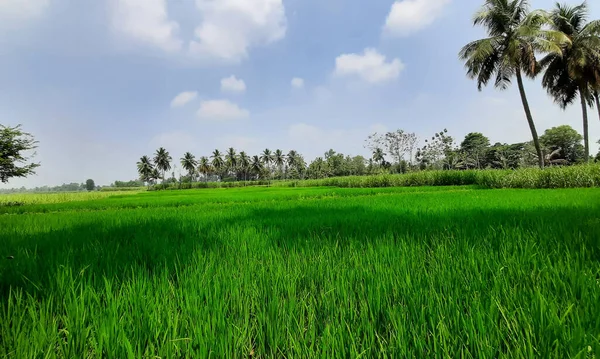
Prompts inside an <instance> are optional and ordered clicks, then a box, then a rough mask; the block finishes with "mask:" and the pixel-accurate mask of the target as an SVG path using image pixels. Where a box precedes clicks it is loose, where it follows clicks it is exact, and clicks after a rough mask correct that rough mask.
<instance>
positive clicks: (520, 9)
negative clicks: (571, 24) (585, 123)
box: [459, 0, 568, 168]
mask: <svg viewBox="0 0 600 359" xmlns="http://www.w3.org/2000/svg"><path fill="white" fill-rule="evenodd" d="M548 22H549V19H548V17H547V16H546V13H544V12H540V11H535V12H533V13H529V3H528V1H527V0H485V3H484V5H483V7H482V8H481V10H479V12H477V13H476V14H475V18H474V25H482V26H484V27H485V28H486V31H487V33H488V36H489V37H487V38H484V39H481V40H476V41H473V42H471V43H469V44H467V45H466V46H464V47H463V48H462V50H461V51H460V53H459V57H460V59H461V60H463V61H465V67H466V69H467V76H469V78H471V79H475V80H476V81H477V87H478V89H479V90H480V91H481V89H482V87H483V86H485V85H487V84H488V82H489V81H490V80H491V79H492V78H494V86H495V87H496V88H497V89H500V90H505V89H507V88H508V86H509V85H510V83H511V79H512V78H513V77H516V78H517V85H518V87H519V93H520V95H521V102H522V103H523V109H524V110H525V117H526V118H527V123H528V125H529V129H530V131H531V136H532V137H533V143H534V145H535V149H536V152H537V156H538V163H539V166H540V167H541V168H543V167H544V156H543V153H542V148H541V146H540V141H539V139H538V134H537V130H536V128H535V123H534V121H533V116H532V115H531V109H530V108H529V102H528V101H527V96H526V94H525V87H524V85H523V74H525V75H526V76H529V77H532V78H533V77H534V76H535V75H536V74H537V72H538V71H539V67H538V64H537V61H536V58H535V53H536V52H543V53H549V54H553V53H555V54H562V48H561V45H562V44H563V43H565V42H568V39H566V38H565V37H564V35H563V34H561V33H559V32H557V31H553V30H548V29H545V28H543V25H544V24H546V23H548Z"/></svg>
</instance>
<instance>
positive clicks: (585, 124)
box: [579, 85, 590, 162]
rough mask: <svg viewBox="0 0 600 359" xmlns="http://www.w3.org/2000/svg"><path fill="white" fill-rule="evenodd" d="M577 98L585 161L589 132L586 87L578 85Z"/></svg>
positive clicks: (588, 144)
mask: <svg viewBox="0 0 600 359" xmlns="http://www.w3.org/2000/svg"><path fill="white" fill-rule="evenodd" d="M579 98H580V99H581V112H582V113H583V146H584V147H585V162H590V134H589V126H588V111H587V107H588V104H587V101H586V100H587V87H586V86H585V85H580V86H579Z"/></svg>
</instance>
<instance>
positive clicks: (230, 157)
mask: <svg viewBox="0 0 600 359" xmlns="http://www.w3.org/2000/svg"><path fill="white" fill-rule="evenodd" d="M225 163H226V165H227V168H228V169H229V171H231V173H232V174H234V175H235V168H236V166H237V153H236V152H235V149H234V148H233V147H229V150H227V154H225Z"/></svg>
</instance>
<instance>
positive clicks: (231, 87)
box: [221, 75, 246, 93]
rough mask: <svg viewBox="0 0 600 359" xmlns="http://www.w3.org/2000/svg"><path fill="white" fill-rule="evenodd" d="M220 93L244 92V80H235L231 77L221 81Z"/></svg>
mask: <svg viewBox="0 0 600 359" xmlns="http://www.w3.org/2000/svg"><path fill="white" fill-rule="evenodd" d="M221 91H223V92H230V93H240V92H244V91H246V83H245V82H244V80H241V79H237V78H236V77H235V76H233V75H231V76H229V77H226V78H224V79H221Z"/></svg>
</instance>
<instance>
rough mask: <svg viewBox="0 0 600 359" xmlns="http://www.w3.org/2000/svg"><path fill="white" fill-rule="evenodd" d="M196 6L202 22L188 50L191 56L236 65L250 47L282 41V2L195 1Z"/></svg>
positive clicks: (284, 27) (283, 24) (241, 0)
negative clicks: (234, 63)
mask: <svg viewBox="0 0 600 359" xmlns="http://www.w3.org/2000/svg"><path fill="white" fill-rule="evenodd" d="M196 6H197V8H198V10H199V11H200V13H201V15H202V18H203V20H204V21H203V22H202V24H200V26H198V27H197V28H196V31H195V36H196V40H194V41H192V42H191V43H190V46H189V50H190V53H192V54H193V55H195V56H198V57H205V58H216V59H219V60H224V61H227V62H239V61H241V60H242V59H243V58H245V57H246V56H247V55H248V49H249V48H250V47H253V46H261V45H267V44H270V43H272V42H275V41H278V40H281V39H282V38H284V37H285V33H286V22H287V19H286V16H285V8H284V6H283V2H282V0H219V1H214V0H196Z"/></svg>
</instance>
